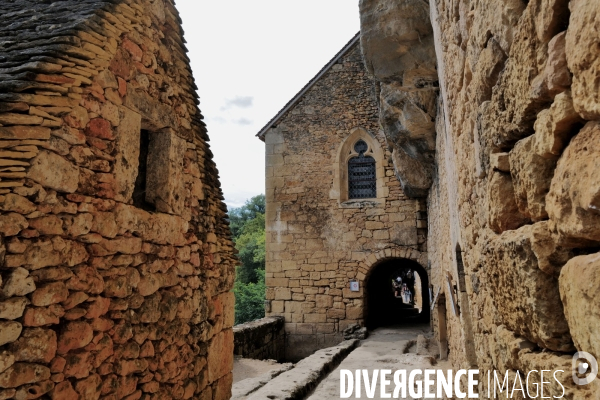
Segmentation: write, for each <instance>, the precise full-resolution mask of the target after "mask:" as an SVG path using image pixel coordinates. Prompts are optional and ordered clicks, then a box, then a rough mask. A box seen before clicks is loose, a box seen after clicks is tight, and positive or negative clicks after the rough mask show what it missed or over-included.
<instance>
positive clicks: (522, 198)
mask: <svg viewBox="0 0 600 400" xmlns="http://www.w3.org/2000/svg"><path fill="white" fill-rule="evenodd" d="M534 142H535V136H529V137H528V138H525V139H523V140H520V141H518V142H517V144H516V145H515V147H514V149H512V150H511V152H510V174H511V176H512V178H513V185H514V188H515V199H516V202H517V206H518V207H519V211H520V212H521V214H523V215H525V216H527V217H528V218H531V219H532V220H533V221H541V220H543V219H545V218H547V217H548V213H547V212H546V195H547V194H548V191H549V190H550V183H551V181H552V176H553V174H554V168H555V166H556V160H555V159H551V158H543V157H540V156H539V155H537V154H536V153H535V152H534V151H533V146H534Z"/></svg>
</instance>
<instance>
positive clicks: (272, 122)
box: [256, 32, 360, 140]
mask: <svg viewBox="0 0 600 400" xmlns="http://www.w3.org/2000/svg"><path fill="white" fill-rule="evenodd" d="M359 40H360V32H358V33H357V34H356V35H354V37H353V38H352V39H350V41H349V42H348V43H346V45H345V46H344V47H343V48H342V49H341V50H340V51H339V52H338V53H337V54H336V55H335V56H334V57H333V58H332V59H331V60H330V61H329V62H328V63H327V64H325V66H324V67H323V68H321V70H320V71H319V72H318V73H317V74H316V75H315V76H314V77H313V78H312V79H311V80H310V81H308V83H307V84H306V85H305V86H304V87H303V88H302V89H301V90H300V91H299V92H298V93H297V94H296V95H295V96H294V97H293V98H292V99H291V100H290V101H288V102H287V104H286V105H285V106H284V107H283V108H282V109H281V110H280V111H279V112H278V113H277V115H275V116H274V117H273V118H272V119H271V120H270V121H269V122H267V124H266V125H265V126H264V127H263V128H262V129H261V130H260V131H259V132H258V133H257V134H256V136H257V137H259V138H260V139H261V140H264V136H265V134H266V133H267V131H268V130H269V129H271V128H272V127H273V126H274V125H276V124H277V122H279V120H280V119H281V118H282V117H283V116H284V115H285V114H286V113H287V112H288V111H289V110H290V109H291V108H292V107H294V106H295V105H296V103H297V102H298V101H300V99H301V98H302V96H304V94H305V93H306V92H308V91H309V90H310V88H312V87H313V86H314V85H315V83H317V81H318V80H319V79H321V77H322V76H323V75H325V74H326V73H327V71H329V69H331V67H333V65H334V64H335V63H337V62H338V61H339V59H340V58H342V57H343V56H344V54H346V53H347V52H348V51H349V50H350V49H351V48H353V47H354V46H355V45H356V44H357V43H358V42H359Z"/></svg>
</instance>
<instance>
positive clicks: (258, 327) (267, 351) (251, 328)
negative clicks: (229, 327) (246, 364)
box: [233, 317, 285, 361]
mask: <svg viewBox="0 0 600 400" xmlns="http://www.w3.org/2000/svg"><path fill="white" fill-rule="evenodd" d="M284 325H285V321H284V319H283V317H266V318H261V319H257V320H255V321H251V322H246V323H245V324H239V325H236V326H234V327H233V342H234V348H233V353H234V354H235V355H236V356H240V357H244V358H251V359H254V360H277V361H283V360H284V359H285V330H284Z"/></svg>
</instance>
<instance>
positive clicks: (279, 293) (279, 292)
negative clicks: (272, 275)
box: [274, 287, 292, 300]
mask: <svg viewBox="0 0 600 400" xmlns="http://www.w3.org/2000/svg"><path fill="white" fill-rule="evenodd" d="M291 299H292V292H291V290H290V289H288V288H282V287H276V288H275V298H274V300H291Z"/></svg>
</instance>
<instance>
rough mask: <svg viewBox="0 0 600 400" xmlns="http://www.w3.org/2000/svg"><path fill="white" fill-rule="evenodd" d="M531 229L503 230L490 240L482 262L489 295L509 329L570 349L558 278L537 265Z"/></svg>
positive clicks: (543, 344)
mask: <svg viewBox="0 0 600 400" xmlns="http://www.w3.org/2000/svg"><path fill="white" fill-rule="evenodd" d="M531 231H532V227H531V226H530V225H527V226H524V227H522V228H519V229H518V230H513V231H506V232H504V233H503V234H502V235H500V236H499V237H497V238H496V239H494V240H493V241H492V242H491V243H490V245H489V249H488V252H487V253H486V254H485V263H486V266H487V267H486V268H487V269H486V274H487V277H488V279H489V290H490V291H491V296H492V298H493V299H494V304H495V306H496V308H497V310H498V314H499V317H500V319H501V320H502V323H503V324H504V325H506V327H507V328H508V329H509V330H511V331H513V332H515V333H516V334H518V335H520V336H524V337H525V338H527V339H528V340H529V341H531V342H533V343H537V344H538V345H539V346H541V347H545V348H548V349H551V350H555V351H564V352H566V351H572V350H573V348H574V347H573V342H572V339H571V336H570V334H569V327H568V325H567V321H566V319H565V316H564V313H563V310H562V304H561V302H560V298H559V289H558V280H557V279H556V277H554V276H551V275H548V274H546V273H545V272H543V271H542V270H541V269H540V268H539V267H538V263H537V258H536V257H535V254H534V252H533V250H532V245H531V242H532V239H531V237H532V232H531Z"/></svg>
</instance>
